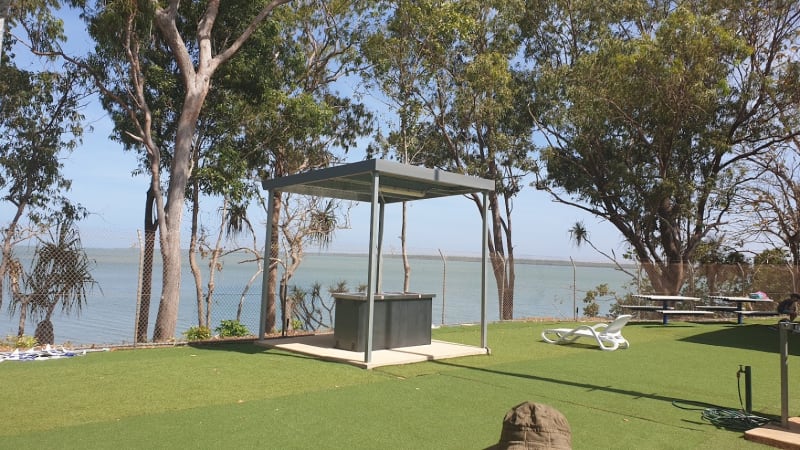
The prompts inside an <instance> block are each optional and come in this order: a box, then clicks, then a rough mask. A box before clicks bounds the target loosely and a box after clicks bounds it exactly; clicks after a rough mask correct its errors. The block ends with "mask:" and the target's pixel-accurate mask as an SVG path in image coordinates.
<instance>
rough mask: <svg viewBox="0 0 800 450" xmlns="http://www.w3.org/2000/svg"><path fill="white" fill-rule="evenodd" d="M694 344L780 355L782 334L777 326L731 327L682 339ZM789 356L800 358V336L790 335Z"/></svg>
mask: <svg viewBox="0 0 800 450" xmlns="http://www.w3.org/2000/svg"><path fill="white" fill-rule="evenodd" d="M680 341H682V342H691V343H694V344H704V345H714V346H717V347H730V348H738V349H742V350H753V351H758V352H766V353H775V354H777V353H780V332H779V331H778V326H777V325H774V324H773V325H767V324H753V325H730V326H727V327H725V328H723V329H717V330H714V331H709V332H708V333H700V334H695V335H692V336H688V337H685V338H682V339H680ZM789 354H790V355H793V356H800V335H798V334H796V333H789Z"/></svg>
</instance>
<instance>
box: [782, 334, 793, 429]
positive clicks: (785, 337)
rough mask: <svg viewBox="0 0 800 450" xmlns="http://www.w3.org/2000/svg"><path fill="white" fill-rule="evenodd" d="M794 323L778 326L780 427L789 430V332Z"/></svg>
mask: <svg viewBox="0 0 800 450" xmlns="http://www.w3.org/2000/svg"><path fill="white" fill-rule="evenodd" d="M795 325H797V324H794V323H791V322H781V323H780V324H779V326H778V331H779V335H780V352H781V426H782V427H783V428H789V330H790V329H794V328H795Z"/></svg>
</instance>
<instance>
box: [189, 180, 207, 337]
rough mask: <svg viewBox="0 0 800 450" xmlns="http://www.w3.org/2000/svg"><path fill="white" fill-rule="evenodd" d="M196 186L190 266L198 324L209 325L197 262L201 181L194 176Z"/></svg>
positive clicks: (193, 203) (193, 202)
mask: <svg viewBox="0 0 800 450" xmlns="http://www.w3.org/2000/svg"><path fill="white" fill-rule="evenodd" d="M193 184H194V186H193V187H192V230H191V233H192V235H191V237H190V239H189V267H190V268H191V269H192V276H193V277H194V296H195V301H196V302H197V326H199V327H208V323H206V322H205V321H204V320H203V317H204V316H205V315H204V313H203V310H204V307H203V273H202V272H201V270H200V264H198V263H197V246H198V243H197V240H198V237H197V236H198V234H199V233H200V224H199V219H198V217H199V215H200V191H199V188H200V186H199V182H198V180H197V178H194V182H193Z"/></svg>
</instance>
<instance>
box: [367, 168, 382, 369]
mask: <svg viewBox="0 0 800 450" xmlns="http://www.w3.org/2000/svg"><path fill="white" fill-rule="evenodd" d="M379 188H380V175H378V172H373V173H372V206H371V208H370V227H369V276H368V277H367V328H366V329H367V336H366V337H367V339H366V340H365V341H366V342H365V344H366V348H365V349H364V362H365V363H369V362H372V329H373V324H374V320H375V318H374V317H373V313H374V311H375V288H376V286H377V278H378V261H377V259H378V257H379V255H378V242H377V241H378V240H379V237H378V234H379V231H378V227H379V217H378V216H379V213H380V211H379V208H378V196H379V194H380V192H379Z"/></svg>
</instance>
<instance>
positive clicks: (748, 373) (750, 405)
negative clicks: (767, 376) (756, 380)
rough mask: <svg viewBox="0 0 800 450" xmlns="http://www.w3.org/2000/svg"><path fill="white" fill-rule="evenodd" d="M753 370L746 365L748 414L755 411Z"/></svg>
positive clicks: (745, 389) (745, 395)
mask: <svg viewBox="0 0 800 450" xmlns="http://www.w3.org/2000/svg"><path fill="white" fill-rule="evenodd" d="M752 381H753V372H752V371H751V370H750V366H744V409H745V412H746V413H747V414H750V413H751V412H752V411H753V385H752Z"/></svg>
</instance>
